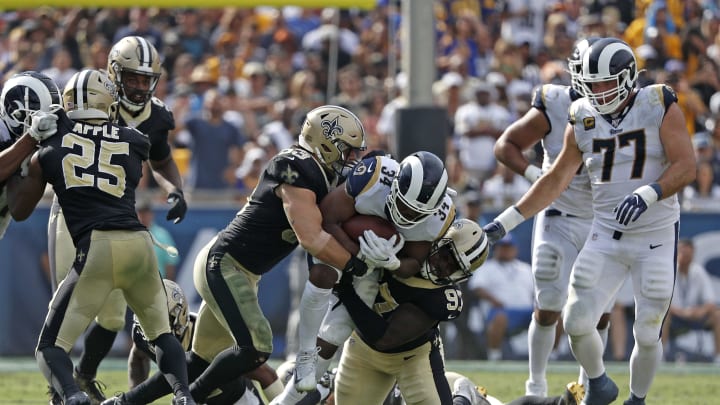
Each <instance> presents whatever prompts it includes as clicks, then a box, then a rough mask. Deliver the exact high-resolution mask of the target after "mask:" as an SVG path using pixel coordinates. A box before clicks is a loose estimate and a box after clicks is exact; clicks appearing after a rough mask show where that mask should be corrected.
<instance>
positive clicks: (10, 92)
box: [0, 71, 60, 138]
mask: <svg viewBox="0 0 720 405" xmlns="http://www.w3.org/2000/svg"><path fill="white" fill-rule="evenodd" d="M59 107H60V90H59V89H58V87H57V85H56V84H55V82H54V81H53V80H52V79H51V78H49V77H47V76H46V75H44V74H42V73H39V72H35V71H26V72H22V73H18V74H15V75H13V76H12V77H11V78H10V79H8V80H7V81H6V82H5V85H4V86H3V88H2V93H0V117H1V118H2V120H3V121H4V122H5V124H6V125H7V127H8V130H9V131H10V135H11V136H12V137H13V138H18V137H20V136H22V134H23V133H25V132H26V131H27V129H29V128H30V126H31V125H32V115H33V113H35V112H36V111H45V112H50V111H52V110H53V109H55V108H59Z"/></svg>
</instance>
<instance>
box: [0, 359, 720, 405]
mask: <svg viewBox="0 0 720 405" xmlns="http://www.w3.org/2000/svg"><path fill="white" fill-rule="evenodd" d="M271 363H272V365H273V366H277V365H278V363H277V362H271ZM526 367H527V366H526V364H525V362H499V363H488V362H483V361H449V362H448V365H447V369H448V370H451V371H457V372H459V373H462V374H464V375H466V376H468V377H469V378H470V379H471V380H473V381H475V382H476V383H477V384H478V385H482V386H484V387H486V388H487V389H488V392H489V393H490V394H491V395H493V396H495V397H497V398H499V399H501V400H503V401H510V400H512V399H514V398H516V397H518V396H521V395H523V393H524V392H523V391H524V382H525V379H526V376H527V375H526V371H525V370H526ZM608 372H609V374H610V376H611V377H612V378H613V379H614V380H615V382H617V384H618V386H619V387H620V396H619V397H618V401H616V403H618V404H622V401H623V400H624V399H625V398H626V397H627V395H628V383H629V375H628V371H627V363H610V364H608ZM548 377H549V381H548V384H549V389H550V393H551V394H559V393H560V392H561V391H562V390H563V389H564V387H565V384H566V383H568V382H570V381H573V380H576V379H577V372H576V367H575V365H574V364H573V363H570V362H559V363H553V364H552V365H551V367H550V373H549V376H548ZM98 378H99V379H100V380H101V381H103V382H104V383H105V384H106V385H107V389H106V391H105V392H106V394H113V393H115V392H118V391H122V390H124V389H126V387H127V374H126V365H125V362H124V361H123V360H122V359H110V360H107V361H105V362H103V364H102V367H101V369H100V373H99V375H98ZM46 390H47V388H46V383H45V380H44V379H43V377H42V375H41V374H40V371H39V370H38V369H37V367H36V365H35V362H34V361H33V360H31V359H0V404H2V405H11V404H12V405H20V404H47V396H46V394H45V392H46ZM169 402H170V400H169V397H167V398H164V399H162V400H160V401H157V402H155V403H156V404H168V403H169ZM712 404H720V367H717V366H713V365H710V364H686V365H675V364H664V365H663V367H662V369H661V370H660V372H659V373H658V374H657V376H656V378H655V382H654V383H653V387H652V390H651V394H650V396H649V397H648V400H647V405H712Z"/></svg>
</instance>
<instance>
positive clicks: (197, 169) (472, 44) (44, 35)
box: [0, 0, 720, 211]
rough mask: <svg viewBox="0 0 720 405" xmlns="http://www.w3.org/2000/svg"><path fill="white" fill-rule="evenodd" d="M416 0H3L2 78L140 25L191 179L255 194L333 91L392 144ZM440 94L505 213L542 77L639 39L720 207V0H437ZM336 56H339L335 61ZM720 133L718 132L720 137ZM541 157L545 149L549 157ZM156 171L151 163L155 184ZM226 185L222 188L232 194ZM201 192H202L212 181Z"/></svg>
mask: <svg viewBox="0 0 720 405" xmlns="http://www.w3.org/2000/svg"><path fill="white" fill-rule="evenodd" d="M400 5H401V2H399V1H397V0H378V2H377V4H376V7H375V8H373V9H371V10H352V9H351V10H338V9H332V8H326V9H310V8H299V7H294V6H292V7H291V6H286V7H281V8H275V7H256V8H225V9H222V8H217V9H187V8H184V9H163V8H131V9H118V8H102V9H80V8H67V9H53V8H39V9H27V10H16V11H11V10H10V11H4V12H0V32H2V34H3V35H2V36H0V77H2V78H7V77H9V76H10V75H12V74H14V73H17V72H20V71H24V70H38V71H42V72H43V73H45V74H47V75H48V76H50V77H52V78H53V79H54V80H56V82H57V84H58V86H59V87H61V88H62V87H63V86H64V85H65V83H66V81H67V80H68V79H69V78H70V77H71V76H72V75H73V74H74V73H75V72H77V71H78V70H80V69H82V68H83V67H91V68H101V69H104V68H106V65H107V55H108V52H109V50H110V48H111V46H112V44H113V43H115V42H116V41H118V40H119V39H120V38H122V37H123V36H127V35H140V36H143V37H145V38H146V39H148V40H149V41H151V42H152V43H153V44H154V45H155V47H156V48H157V50H158V51H159V52H160V54H161V56H162V58H163V67H164V74H163V76H162V80H161V83H160V84H159V86H158V88H157V91H156V93H155V95H156V97H157V98H158V99H159V100H161V101H162V102H164V103H165V104H166V105H167V106H168V108H169V109H170V110H171V111H172V112H173V114H174V116H175V124H176V128H175V130H174V131H173V133H172V134H171V136H172V139H171V145H172V146H173V147H174V151H173V154H174V157H175V160H176V161H177V162H178V164H179V166H180V168H181V171H182V172H183V175H184V176H185V181H186V184H187V186H186V187H187V189H188V190H196V191H200V190H210V191H212V193H210V194H211V195H232V196H233V197H235V198H237V199H239V200H240V199H244V197H245V196H247V195H248V194H249V193H250V192H251V191H252V189H253V187H254V186H255V184H256V183H257V180H258V176H259V174H260V173H261V170H262V168H263V164H264V163H265V161H266V159H267V158H268V157H270V156H273V155H274V153H275V152H276V151H277V150H279V149H282V148H285V147H287V146H288V145H290V144H291V143H293V142H294V141H295V139H296V134H297V133H298V132H299V125H300V124H301V123H302V120H303V117H304V115H305V113H306V112H307V111H309V110H310V109H312V108H314V107H316V106H319V105H322V104H325V103H332V104H338V105H341V106H344V107H346V108H349V109H351V110H352V111H353V112H355V113H356V114H357V115H358V116H359V117H360V118H361V120H362V121H363V124H364V126H365V130H366V132H367V135H368V139H369V145H368V147H369V149H386V150H389V151H390V152H392V149H393V142H392V140H393V139H394V138H393V136H394V132H395V121H394V113H395V111H396V110H397V109H398V108H401V107H403V106H404V105H406V104H407V101H406V100H405V98H404V97H403V89H404V86H406V85H407V78H406V77H405V75H404V74H403V73H402V72H399V70H400V69H399V67H400V66H401V63H400V53H401V47H402V46H403V45H402V44H401V41H400V27H401V25H402V18H401V13H400ZM433 6H434V11H435V17H436V19H435V27H434V28H435V32H436V44H435V51H436V66H437V77H436V81H435V82H434V83H433V84H432V90H433V94H434V97H435V102H436V104H437V105H438V106H441V107H443V108H445V109H446V110H447V121H448V130H447V133H446V134H419V135H418V136H446V137H447V162H446V163H447V166H448V169H449V172H450V174H451V177H452V184H451V185H452V186H453V187H454V188H455V189H457V190H466V193H465V194H464V195H465V196H466V197H467V198H472V199H474V200H478V199H479V201H473V202H474V203H478V204H480V205H482V207H483V209H484V210H486V211H494V210H497V209H499V208H501V207H504V206H506V205H507V204H508V203H509V202H511V201H515V200H516V199H517V198H518V197H519V196H520V195H522V194H523V193H524V192H525V190H526V189H527V188H528V187H529V184H528V183H527V182H526V181H525V180H524V179H523V178H522V176H517V175H515V174H514V173H512V172H511V171H509V170H505V169H504V168H503V167H498V163H497V162H496V160H495V157H494V156H493V151H492V146H493V145H494V142H495V140H496V139H497V137H498V136H499V135H500V134H501V133H502V131H503V130H504V129H505V128H506V127H507V126H508V125H509V124H510V123H511V122H512V121H513V120H515V119H517V118H518V117H520V116H521V115H522V114H524V113H525V112H526V111H527V110H528V109H529V108H530V105H531V97H532V93H533V89H534V88H535V87H536V86H537V85H539V84H541V83H551V82H552V83H561V84H569V74H568V73H567V71H566V69H567V67H566V59H567V57H568V55H569V54H570V52H571V50H572V47H573V44H574V42H575V41H576V40H577V39H578V38H582V37H587V36H614V37H619V38H622V39H623V40H625V41H626V42H628V43H629V44H630V45H631V46H632V47H633V48H634V50H635V52H636V55H637V57H638V60H639V63H640V64H641V66H640V68H642V69H644V71H643V72H642V74H641V77H642V79H641V82H642V84H643V85H646V84H649V83H667V84H669V85H671V86H672V87H673V88H674V89H675V91H676V92H677V94H678V98H679V104H680V107H681V108H682V110H683V112H684V113H685V117H686V120H687V126H688V130H689V132H690V133H691V134H692V135H693V144H694V145H695V148H696V151H697V156H698V179H697V181H696V182H695V183H694V184H693V185H692V186H689V187H688V188H687V189H686V190H685V191H684V193H682V198H683V208H684V209H686V210H715V209H719V208H720V199H718V198H716V197H718V196H719V195H720V149H718V147H720V125H716V124H717V123H718V119H719V118H720V80H719V79H720V76H719V72H718V64H720V33H719V31H720V29H719V28H720V8H719V7H718V2H717V1H716V0H654V1H652V0H634V1H627V0H626V1H623V0H615V1H613V0H535V1H531V2H530V1H521V0H495V1H493V0H489V1H470V0H456V1H452V0H443V1H440V0H436V1H434V2H433ZM333 63H334V64H335V65H333ZM716 143H717V144H718V145H715V144H716ZM535 159H537V160H540V159H542V155H541V154H537V156H535ZM151 177H152V176H144V180H145V181H146V183H147V184H144V185H143V187H148V188H152V187H153V186H154V185H153V184H152V178H151ZM220 191H222V192H224V193H226V194H218V192H220ZM196 194H199V193H196Z"/></svg>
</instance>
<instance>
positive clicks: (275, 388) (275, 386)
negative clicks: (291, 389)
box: [263, 378, 283, 401]
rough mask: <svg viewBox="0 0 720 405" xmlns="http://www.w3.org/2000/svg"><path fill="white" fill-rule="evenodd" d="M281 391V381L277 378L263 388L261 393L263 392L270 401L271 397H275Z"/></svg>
mask: <svg viewBox="0 0 720 405" xmlns="http://www.w3.org/2000/svg"><path fill="white" fill-rule="evenodd" d="M282 391H283V385H282V381H280V379H279V378H278V379H277V380H275V381H273V382H272V384H270V385H268V386H267V387H265V388H263V393H264V394H265V398H267V399H268V401H272V400H273V399H275V397H277V396H278V395H280V394H282Z"/></svg>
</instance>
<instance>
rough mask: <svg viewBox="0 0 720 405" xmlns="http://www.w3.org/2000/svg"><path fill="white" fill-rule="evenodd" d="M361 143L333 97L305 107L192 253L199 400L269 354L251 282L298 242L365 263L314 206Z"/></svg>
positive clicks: (318, 253) (359, 132)
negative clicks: (290, 135)
mask: <svg viewBox="0 0 720 405" xmlns="http://www.w3.org/2000/svg"><path fill="white" fill-rule="evenodd" d="M364 148H365V131H364V129H363V127H362V124H361V123H360V120H359V119H358V118H357V117H356V116H355V114H353V113H352V112H350V111H348V110H346V109H344V108H342V107H338V106H333V105H325V106H321V107H318V108H316V109H314V110H312V111H310V112H309V113H308V114H307V117H306V118H305V122H304V123H303V126H302V129H301V132H300V135H299V143H298V144H297V145H293V146H292V147H290V148H288V149H285V150H283V151H281V152H280V153H278V154H277V155H275V156H274V157H272V158H271V159H270V161H269V162H268V164H267V167H266V168H265V170H264V171H263V174H262V175H261V177H260V182H259V184H258V186H257V187H256V188H255V190H254V191H253V193H252V195H251V196H250V198H249V199H248V202H247V203H246V204H245V206H243V208H242V209H241V210H240V212H238V214H237V215H236V216H235V218H234V219H233V220H232V222H231V223H230V224H229V225H228V226H227V227H226V228H225V229H224V230H222V231H220V232H219V233H218V234H217V236H216V237H215V238H213V239H212V240H211V241H210V242H209V243H208V244H207V245H206V246H205V247H204V248H203V249H202V250H201V251H200V252H199V253H198V256H197V258H196V260H195V268H194V281H195V287H196V288H197V290H198V292H199V293H200V295H201V296H202V298H203V302H202V304H201V306H200V310H199V312H198V318H197V324H196V326H195V337H194V339H193V344H192V352H191V356H189V358H188V361H189V364H188V368H189V369H192V368H194V367H196V365H195V363H196V362H198V361H205V360H204V359H210V360H211V364H210V366H209V367H208V368H207V369H206V370H205V371H204V372H203V373H202V375H200V376H199V377H198V378H197V379H195V381H194V382H193V383H192V387H191V389H192V393H193V397H194V398H195V399H196V400H197V401H198V402H204V401H205V399H206V398H207V397H208V395H210V393H211V392H212V391H213V390H214V389H215V388H217V387H219V386H221V385H223V384H226V383H227V382H229V381H232V380H234V379H236V378H237V377H238V376H240V375H242V374H244V373H246V372H248V371H251V370H254V369H256V368H257V367H259V366H261V365H262V364H264V363H265V362H266V361H267V359H268V357H269V356H270V353H271V352H272V331H271V329H270V324H269V322H268V320H267V319H266V318H265V316H264V315H263V313H262V310H261V309H260V307H259V304H258V299H257V283H258V282H259V280H260V277H261V276H262V274H264V273H266V272H268V271H270V270H271V269H272V268H273V267H274V266H275V265H276V264H277V263H278V262H279V261H280V260H282V259H283V258H285V257H286V256H288V255H289V254H290V253H291V252H292V251H293V250H294V249H295V247H296V246H297V245H298V244H299V245H301V246H302V247H303V248H304V249H305V250H307V251H308V252H309V253H310V254H312V255H313V256H315V257H318V258H320V259H321V260H323V262H326V263H330V264H332V265H333V266H336V267H338V268H341V269H343V271H344V272H350V273H353V274H358V275H361V274H364V273H365V272H366V271H367V268H368V264H367V263H365V262H363V261H362V260H360V259H359V258H358V257H357V256H356V255H353V254H351V253H350V252H348V251H347V250H346V249H344V248H343V246H342V245H341V244H340V243H339V242H338V241H337V240H336V239H335V238H333V237H332V236H331V235H330V234H328V233H327V232H325V231H323V229H322V214H321V212H320V209H319V208H318V204H319V202H320V200H321V199H322V198H323V197H324V196H325V195H327V193H328V192H329V191H330V190H331V189H332V188H333V187H335V186H336V184H337V181H338V179H339V178H340V177H341V176H342V175H343V174H344V173H345V171H346V170H347V169H348V168H349V167H352V166H354V164H355V162H356V161H357V153H358V152H359V151H360V150H363V149H364ZM372 259H373V258H366V260H368V261H369V262H371V261H372ZM375 259H377V258H375ZM193 353H194V354H193ZM138 388H139V387H138ZM274 388H275V389H276V391H275V392H274V395H273V393H270V395H269V396H270V397H274V396H276V395H277V394H279V393H280V392H281V391H282V384H280V383H279V382H278V384H277V385H276V386H275V387H274ZM138 395H142V393H140V392H138V389H137V388H136V389H134V390H130V391H129V392H127V393H125V394H124V395H122V401H126V402H129V403H134V402H138V401H136V400H135V397H136V396H138ZM122 401H120V402H116V403H125V402H122Z"/></svg>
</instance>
